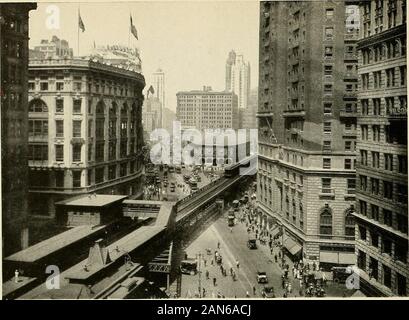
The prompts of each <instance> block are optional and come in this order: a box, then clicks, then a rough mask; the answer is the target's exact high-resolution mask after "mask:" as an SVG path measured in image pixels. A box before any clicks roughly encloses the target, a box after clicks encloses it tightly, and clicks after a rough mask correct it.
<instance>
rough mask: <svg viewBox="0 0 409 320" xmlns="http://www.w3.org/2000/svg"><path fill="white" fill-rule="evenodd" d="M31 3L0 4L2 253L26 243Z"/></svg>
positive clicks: (20, 247) (18, 248) (22, 246)
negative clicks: (29, 19) (29, 20)
mask: <svg viewBox="0 0 409 320" xmlns="http://www.w3.org/2000/svg"><path fill="white" fill-rule="evenodd" d="M36 8H37V4H35V3H19V4H17V3H1V4H0V48H1V50H0V59H1V73H0V86H1V92H0V99H1V101H0V105H1V200H2V208H1V213H2V227H3V229H2V245H3V251H2V252H3V255H4V256H6V255H9V254H11V253H14V252H16V251H18V250H21V249H22V248H25V247H26V246H28V240H29V239H28V219H27V212H28V205H27V198H28V166H27V150H28V143H27V131H28V127H27V120H28V103H27V101H28V98H27V92H28V89H27V83H28V27H29V23H28V16H29V11H30V10H34V9H36Z"/></svg>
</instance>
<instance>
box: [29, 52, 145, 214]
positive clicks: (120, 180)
mask: <svg viewBox="0 0 409 320" xmlns="http://www.w3.org/2000/svg"><path fill="white" fill-rule="evenodd" d="M28 85H29V110H28V111H29V112H28V115H29V130H28V141H29V149H28V159H29V166H30V174H29V178H30V180H29V186H30V197H29V200H30V209H31V214H33V215H36V216H43V217H44V216H45V217H47V216H48V217H53V216H54V213H55V207H54V203H55V202H57V201H60V200H64V199H65V198H67V197H71V196H73V195H81V194H87V193H91V192H92V193H98V194H126V195H131V197H138V195H140V193H141V191H142V190H141V178H142V158H141V154H140V152H141V147H142V145H143V129H142V102H143V95H142V89H143V88H144V86H145V79H144V77H143V76H142V75H141V74H140V73H138V72H136V71H132V70H125V69H124V68H122V67H121V68H119V67H117V66H116V65H114V64H112V63H111V62H109V63H107V62H104V60H96V59H94V58H91V59H84V58H81V59H79V58H72V59H30V63H29V82H28Z"/></svg>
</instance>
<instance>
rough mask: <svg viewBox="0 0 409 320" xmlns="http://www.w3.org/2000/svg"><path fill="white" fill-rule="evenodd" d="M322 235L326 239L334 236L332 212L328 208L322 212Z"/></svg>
mask: <svg viewBox="0 0 409 320" xmlns="http://www.w3.org/2000/svg"><path fill="white" fill-rule="evenodd" d="M320 234H321V236H322V237H324V238H326V235H332V212H331V209H330V208H329V207H328V206H325V208H323V209H322V210H321V214H320ZM329 238H330V237H329Z"/></svg>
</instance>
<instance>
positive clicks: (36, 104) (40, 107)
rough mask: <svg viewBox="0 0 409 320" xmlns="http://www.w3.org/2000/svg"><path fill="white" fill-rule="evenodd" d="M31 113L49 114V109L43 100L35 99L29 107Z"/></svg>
mask: <svg viewBox="0 0 409 320" xmlns="http://www.w3.org/2000/svg"><path fill="white" fill-rule="evenodd" d="M28 111H29V112H48V107H47V105H46V104H45V102H44V101H43V100H41V99H33V100H31V101H30V104H29V105H28Z"/></svg>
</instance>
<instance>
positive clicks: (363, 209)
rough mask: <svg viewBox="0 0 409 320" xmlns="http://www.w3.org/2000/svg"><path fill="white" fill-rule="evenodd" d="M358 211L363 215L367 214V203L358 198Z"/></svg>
mask: <svg viewBox="0 0 409 320" xmlns="http://www.w3.org/2000/svg"><path fill="white" fill-rule="evenodd" d="M359 210H360V211H359V212H360V213H361V214H362V215H363V216H367V215H368V206H367V203H366V202H365V201H362V200H359Z"/></svg>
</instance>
